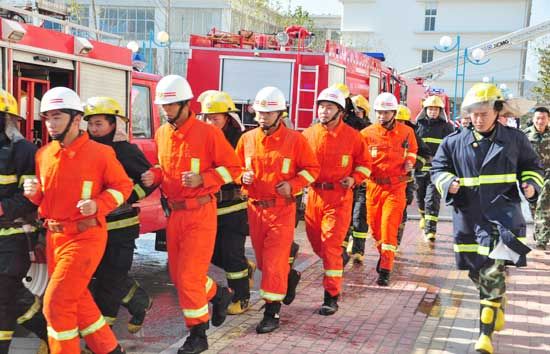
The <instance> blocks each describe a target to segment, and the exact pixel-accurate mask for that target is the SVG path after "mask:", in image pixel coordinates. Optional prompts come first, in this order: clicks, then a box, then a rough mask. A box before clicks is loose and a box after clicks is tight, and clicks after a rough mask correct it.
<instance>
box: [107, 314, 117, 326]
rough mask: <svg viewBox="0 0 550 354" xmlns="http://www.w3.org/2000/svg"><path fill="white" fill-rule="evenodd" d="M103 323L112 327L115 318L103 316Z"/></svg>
mask: <svg viewBox="0 0 550 354" xmlns="http://www.w3.org/2000/svg"><path fill="white" fill-rule="evenodd" d="M105 322H107V324H108V325H109V326H112V325H114V324H115V322H116V317H109V316H105Z"/></svg>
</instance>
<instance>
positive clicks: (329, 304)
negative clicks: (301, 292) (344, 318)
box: [319, 290, 338, 316]
mask: <svg viewBox="0 0 550 354" xmlns="http://www.w3.org/2000/svg"><path fill="white" fill-rule="evenodd" d="M336 311H338V295H336V296H331V295H330V294H329V292H328V291H326V290H325V300H324V302H323V305H321V308H320V309H319V315H322V316H330V315H334V314H335V313H336Z"/></svg>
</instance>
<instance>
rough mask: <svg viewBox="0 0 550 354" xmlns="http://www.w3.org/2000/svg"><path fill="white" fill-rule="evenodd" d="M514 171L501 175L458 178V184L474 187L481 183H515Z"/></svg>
mask: <svg viewBox="0 0 550 354" xmlns="http://www.w3.org/2000/svg"><path fill="white" fill-rule="evenodd" d="M516 182H517V178H516V174H515V173H508V174H502V175H481V176H479V177H463V178H460V185H461V186H465V187H475V186H479V185H482V184H499V183H516Z"/></svg>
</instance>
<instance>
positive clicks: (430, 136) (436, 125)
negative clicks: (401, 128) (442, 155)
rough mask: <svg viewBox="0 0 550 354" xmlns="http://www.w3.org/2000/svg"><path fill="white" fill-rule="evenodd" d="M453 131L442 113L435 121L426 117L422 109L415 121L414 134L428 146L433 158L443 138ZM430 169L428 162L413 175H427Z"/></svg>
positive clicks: (452, 127)
mask: <svg viewBox="0 0 550 354" xmlns="http://www.w3.org/2000/svg"><path fill="white" fill-rule="evenodd" d="M454 131H455V127H454V126H453V125H452V124H451V123H448V122H447V121H446V119H445V116H444V114H443V112H442V113H441V114H440V116H439V117H438V118H437V119H431V118H429V117H428V116H427V115H426V109H424V110H423V111H422V112H421V113H420V115H419V116H418V118H417V120H416V134H417V135H418V136H419V137H420V138H421V139H422V141H424V142H425V143H426V145H428V147H429V149H430V155H431V156H432V157H433V156H435V153H436V152H437V149H438V148H439V145H440V144H441V143H442V142H443V138H445V137H446V136H447V135H449V134H451V133H452V132H454ZM430 168H431V163H430V162H428V163H426V164H425V165H424V167H422V169H420V171H416V172H415V175H417V176H423V175H427V174H428V172H429V171H430Z"/></svg>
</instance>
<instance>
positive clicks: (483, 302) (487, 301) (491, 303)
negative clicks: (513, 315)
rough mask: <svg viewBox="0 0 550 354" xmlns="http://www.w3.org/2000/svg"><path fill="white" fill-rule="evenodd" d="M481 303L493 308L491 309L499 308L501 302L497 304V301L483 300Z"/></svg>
mask: <svg viewBox="0 0 550 354" xmlns="http://www.w3.org/2000/svg"><path fill="white" fill-rule="evenodd" d="M479 303H480V304H481V305H485V306H491V307H497V308H498V307H500V302H495V301H489V300H481V301H479Z"/></svg>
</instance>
